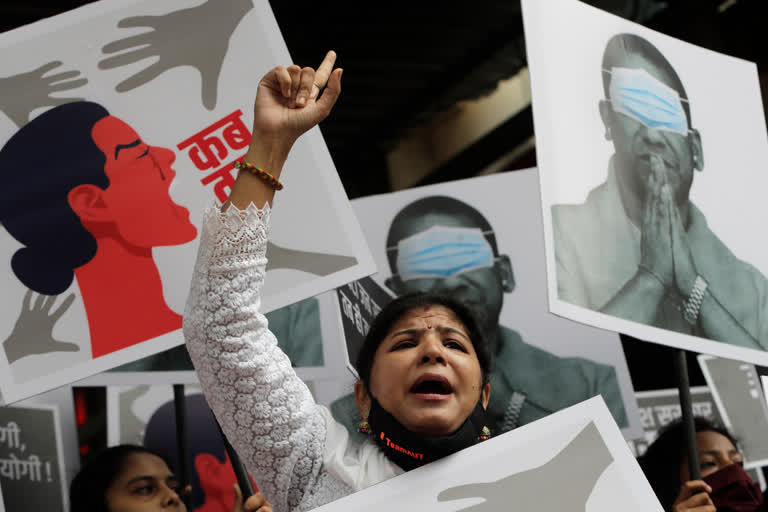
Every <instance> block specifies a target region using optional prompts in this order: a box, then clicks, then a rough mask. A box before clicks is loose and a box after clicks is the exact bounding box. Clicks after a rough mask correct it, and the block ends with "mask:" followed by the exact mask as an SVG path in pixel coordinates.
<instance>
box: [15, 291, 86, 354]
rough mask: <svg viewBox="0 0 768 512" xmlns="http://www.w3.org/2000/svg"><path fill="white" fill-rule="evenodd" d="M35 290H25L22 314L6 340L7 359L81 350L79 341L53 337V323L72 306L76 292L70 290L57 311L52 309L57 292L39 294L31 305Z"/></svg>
mask: <svg viewBox="0 0 768 512" xmlns="http://www.w3.org/2000/svg"><path fill="white" fill-rule="evenodd" d="M32 294H33V292H32V290H27V293H25V294H24V300H23V302H22V306H21V314H19V318H18V319H17V320H16V325H14V326H13V330H12V331H11V334H10V336H8V339H6V340H5V341H4V342H3V347H4V348H5V357H7V358H8V363H9V364H10V363H12V362H14V361H16V360H18V359H21V358H22V357H25V356H31V355H37V354H47V353H49V352H78V351H79V350H80V347H79V346H78V345H77V344H76V343H68V342H66V341H58V340H55V339H53V327H54V326H55V325H56V322H58V321H59V319H60V318H61V317H62V315H63V314H64V313H66V312H67V310H68V309H69V308H70V306H72V303H73V302H74V301H75V294H74V293H70V294H69V295H68V296H67V297H66V298H65V299H64V302H62V303H61V304H59V306H58V307H57V308H56V309H55V310H54V311H51V309H53V304H54V303H55V302H56V299H57V298H58V295H53V296H50V295H41V294H38V295H37V298H36V299H35V303H34V305H32Z"/></svg>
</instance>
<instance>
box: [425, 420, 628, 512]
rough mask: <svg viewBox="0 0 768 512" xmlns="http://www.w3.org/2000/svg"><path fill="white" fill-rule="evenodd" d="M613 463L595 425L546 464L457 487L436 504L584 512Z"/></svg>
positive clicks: (484, 510) (485, 510)
mask: <svg viewBox="0 0 768 512" xmlns="http://www.w3.org/2000/svg"><path fill="white" fill-rule="evenodd" d="M611 462H613V456H612V455H611V452H609V451H608V447H607V446H605V442H604V441H603V438H602V437H600V432H599V431H598V430H597V427H596V426H595V424H594V423H591V422H590V423H589V425H587V426H586V427H584V429H583V430H582V431H581V432H580V433H579V434H578V435H577V436H576V437H575V438H574V439H573V441H571V442H570V443H568V446H566V447H565V448H563V450H562V451H561V452H560V453H558V454H557V455H555V456H554V458H552V459H551V460H550V461H549V462H547V463H546V464H544V465H542V466H539V467H538V468H534V469H531V470H528V471H523V472H521V473H515V474H513V475H510V476H508V477H505V478H501V479H499V480H496V481H495V482H479V483H474V484H467V485H458V486H456V487H451V488H450V489H446V490H444V491H442V492H441V493H440V494H438V496H437V501H452V500H458V499H465V498H475V497H477V498H485V501H484V502H482V503H478V504H477V505H472V506H469V507H466V508H462V509H459V510H461V511H462V512H468V511H471V512H497V511H499V510H526V511H532V512H536V511H541V512H545V511H547V512H548V511H550V510H558V511H563V512H567V511H574V512H576V511H579V512H583V511H584V509H585V506H586V504H587V499H589V496H590V495H591V494H592V489H594V487H595V484H596V483H597V479H598V478H600V475H602V474H603V471H605V469H606V468H607V467H608V466H609V465H610V464H611Z"/></svg>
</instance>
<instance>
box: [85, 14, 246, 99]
mask: <svg viewBox="0 0 768 512" xmlns="http://www.w3.org/2000/svg"><path fill="white" fill-rule="evenodd" d="M251 9H253V3H252V1H251V0H208V1H207V2H205V3H203V4H201V5H198V6H197V7H190V8H188V9H181V10H179V11H174V12H170V13H168V14H163V15H161V16H133V17H130V18H124V19H122V20H120V22H119V23H118V24H117V26H118V27H120V28H131V27H148V28H150V29H151V30H149V31H147V32H142V33H141V34H138V35H134V36H128V37H125V38H123V39H119V40H117V41H112V42H111V43H108V44H106V45H104V47H103V48H102V49H101V51H102V52H104V53H105V54H113V53H117V55H114V56H112V57H107V58H105V59H103V60H102V61H100V62H99V69H112V68H117V67H120V66H128V65H130V64H134V63H136V62H139V61H140V60H143V59H146V58H147V57H159V59H158V60H157V61H156V62H154V63H152V64H150V65H149V66H147V67H146V68H144V69H143V70H141V71H139V72H138V73H136V74H135V75H133V76H131V77H129V78H127V79H126V80H123V81H122V82H120V83H119V84H117V87H115V90H116V91H117V92H126V91H130V90H132V89H135V88H137V87H141V86H142V85H144V84H146V83H147V82H150V81H152V80H154V79H155V78H157V77H158V76H159V75H161V74H162V73H164V72H166V71H168V70H169V69H173V68H175V67H179V66H192V67H194V68H196V69H197V70H198V71H199V72H200V78H201V80H202V100H203V105H205V108H207V109H208V110H213V109H214V108H215V107H216V92H217V89H218V82H219V73H220V72H221V65H222V63H223V62H224V56H225V55H226V53H227V49H228V48H229V39H230V37H231V36H232V33H233V32H234V31H235V27H237V25H238V23H240V20H242V19H243V17H244V16H245V14H246V13H247V12H248V11H250V10H251ZM119 52H122V53H119Z"/></svg>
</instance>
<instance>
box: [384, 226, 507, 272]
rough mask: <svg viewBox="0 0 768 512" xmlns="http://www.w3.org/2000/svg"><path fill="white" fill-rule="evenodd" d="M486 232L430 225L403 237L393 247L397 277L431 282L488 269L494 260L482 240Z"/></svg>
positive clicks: (486, 243)
mask: <svg viewBox="0 0 768 512" xmlns="http://www.w3.org/2000/svg"><path fill="white" fill-rule="evenodd" d="M488 233H492V231H488V232H483V231H482V230H480V229H479V228H459V227H448V226H433V227H431V228H429V229H427V230H426V231H422V232H421V233H417V234H415V235H413V236H410V237H408V238H404V239H402V240H400V242H399V243H398V244H397V251H398V253H397V269H398V271H399V274H397V275H399V276H400V278H401V279H403V280H406V281H407V280H409V279H422V278H431V279H435V278H445V277H450V276H455V275H458V274H461V273H463V272H468V271H470V270H475V269H478V268H487V267H492V266H493V264H494V260H495V258H494V255H493V249H492V248H491V244H489V243H488V240H487V239H486V238H485V235H486V234H488ZM392 249H394V248H391V249H388V250H392Z"/></svg>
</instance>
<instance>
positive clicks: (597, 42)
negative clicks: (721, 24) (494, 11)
mask: <svg viewBox="0 0 768 512" xmlns="http://www.w3.org/2000/svg"><path fill="white" fill-rule="evenodd" d="M541 4H542V3H540V2H534V1H524V2H523V8H524V21H525V33H526V40H527V48H528V56H529V65H530V70H531V76H532V83H531V85H532V91H533V109H534V120H535V125H536V144H537V156H538V163H539V170H540V177H541V195H542V208H543V215H544V228H545V235H546V236H545V242H546V248H547V268H548V286H549V300H550V309H551V311H552V312H554V313H556V314H559V315H563V316H565V317H568V318H571V319H574V320H577V321H580V322H584V323H587V324H590V325H594V326H597V327H601V328H605V329H610V330H614V331H619V332H624V333H627V334H631V335H632V336H634V337H636V338H640V339H644V340H648V341H652V342H657V343H663V344H667V345H672V346H676V347H680V348H684V349H687V350H694V351H698V352H707V353H711V354H714V355H719V356H722V357H726V358H731V359H741V360H747V361H751V362H754V363H758V364H766V361H768V354H766V350H768V280H767V279H766V277H765V276H766V274H768V237H765V236H763V234H762V228H761V227H760V225H761V220H762V219H765V218H766V214H768V211H766V206H765V205H766V203H765V190H766V189H768V144H767V142H768V140H767V139H768V137H767V136H766V126H765V119H764V114H763V105H762V101H761V95H760V87H759V83H758V80H757V68H756V66H755V65H754V64H753V63H750V62H746V61H743V60H739V59H735V58H732V57H728V56H725V55H721V54H717V53H715V52H712V51H709V50H705V49H702V48H699V47H696V46H693V45H691V44H688V43H685V42H682V41H679V40H677V39H673V38H671V37H668V36H665V35H663V34H660V33H657V32H654V31H652V30H649V29H647V28H645V27H642V26H640V25H637V24H634V23H631V22H628V21H626V20H623V19H621V18H618V17H615V16H612V15H610V14H607V13H605V12H603V11H600V10H598V9H595V8H592V7H589V6H587V5H585V4H583V3H581V2H577V1H571V0H557V1H555V2H547V6H546V8H545V7H544V5H541ZM585 26H589V27H590V30H589V31H588V33H585V32H584V31H583V27H585Z"/></svg>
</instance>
